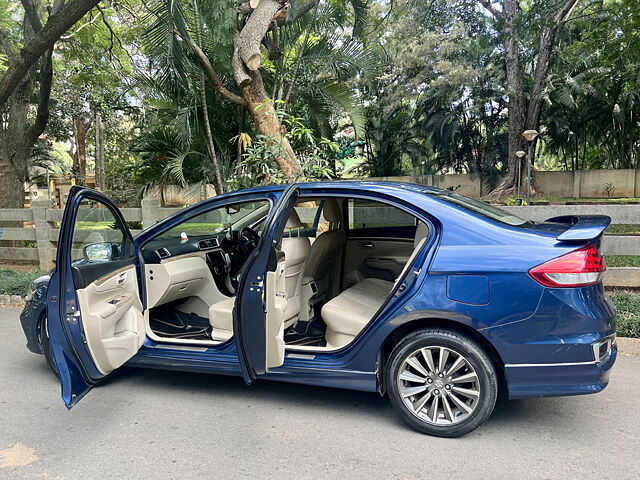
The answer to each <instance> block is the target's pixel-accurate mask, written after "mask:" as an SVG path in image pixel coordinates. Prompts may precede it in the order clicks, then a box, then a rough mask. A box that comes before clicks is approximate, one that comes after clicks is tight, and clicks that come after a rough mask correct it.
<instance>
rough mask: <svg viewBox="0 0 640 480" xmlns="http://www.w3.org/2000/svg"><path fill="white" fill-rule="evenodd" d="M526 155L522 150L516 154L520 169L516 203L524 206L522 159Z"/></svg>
mask: <svg viewBox="0 0 640 480" xmlns="http://www.w3.org/2000/svg"><path fill="white" fill-rule="evenodd" d="M525 155H526V153H525V152H524V151H522V150H518V151H517V152H516V157H518V168H517V170H516V175H517V182H518V196H517V197H516V201H517V202H520V203H519V204H520V205H522V196H521V188H522V157H524V156H525Z"/></svg>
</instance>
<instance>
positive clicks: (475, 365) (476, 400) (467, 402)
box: [386, 328, 498, 437]
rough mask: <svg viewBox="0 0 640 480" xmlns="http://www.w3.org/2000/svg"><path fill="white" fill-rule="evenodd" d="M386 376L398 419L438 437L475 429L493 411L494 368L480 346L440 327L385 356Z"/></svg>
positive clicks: (409, 338)
mask: <svg viewBox="0 0 640 480" xmlns="http://www.w3.org/2000/svg"><path fill="white" fill-rule="evenodd" d="M443 360H444V369H442V371H441V368H440V367H441V366H442V365H441V363H442V361H443ZM386 379H387V390H388V394H389V399H390V401H391V404H392V405H393V406H394V407H395V409H396V410H397V411H398V412H399V414H400V416H401V418H402V419H403V420H404V421H405V422H407V423H408V424H409V425H411V426H412V427H413V428H414V429H416V430H418V431H420V432H422V433H426V434H428V435H433V436H437V437H460V436H462V435H466V434H467V433H469V432H472V431H473V430H475V429H476V428H478V427H479V426H480V425H481V424H482V423H483V422H485V421H486V420H487V419H488V418H489V416H490V415H491V412H493V408H494V406H495V403H496V398H497V394H498V378H497V375H496V371H495V368H494V366H493V363H492V362H491V360H490V359H489V357H488V356H487V354H486V353H485V352H484V351H483V349H482V348H480V347H479V346H478V344H477V343H475V342H474V341H473V340H471V339H470V338H468V337H466V336H465V335H462V334H460V333H458V332H455V331H452V330H446V329H442V328H434V329H424V330H418V331H415V332H412V333H411V334H409V335H407V336H406V337H405V338H403V339H402V340H401V341H400V342H399V343H398V345H396V347H395V348H394V349H393V351H392V352H391V355H390V356H389V361H388V363H387V373H386Z"/></svg>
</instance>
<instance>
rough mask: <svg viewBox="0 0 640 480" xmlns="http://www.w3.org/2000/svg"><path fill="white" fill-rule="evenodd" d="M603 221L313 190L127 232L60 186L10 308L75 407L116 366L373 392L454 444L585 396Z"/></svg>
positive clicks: (604, 378)
mask: <svg viewBox="0 0 640 480" xmlns="http://www.w3.org/2000/svg"><path fill="white" fill-rule="evenodd" d="M609 222H610V219H609V218H608V217H601V216H582V217H557V218H552V219H550V220H548V221H546V222H543V223H534V222H530V221H526V220H523V219H521V218H518V217H516V216H514V215H512V214H510V213H507V212H505V211H503V210H500V209H498V208H496V207H494V206H491V205H488V204H486V203H484V202H481V201H479V200H474V199H471V198H468V197H465V196H463V195H460V194H457V193H455V192H451V191H447V190H440V189H436V188H432V187H427V186H421V185H412V184H402V183H385V182H318V183H308V184H294V185H289V186H283V185H280V186H269V187H260V188H253V189H250V190H244V191H238V192H232V193H229V194H225V195H221V196H218V197H214V198H211V199H208V200H205V201H203V202H200V203H198V204H196V205H194V206H192V207H189V208H186V209H184V210H181V211H179V212H178V213H175V214H174V215H171V216H169V217H168V218H166V219H164V220H162V221H161V222H159V223H157V224H156V225H153V226H152V227H150V228H147V229H146V230H144V231H143V232H141V233H140V234H138V235H137V236H135V237H132V235H131V233H130V231H129V229H128V228H127V223H126V222H125V220H124V217H123V215H122V213H121V212H120V210H118V208H116V206H115V205H114V204H113V202H112V201H111V200H109V198H107V197H106V196H105V195H103V194H102V193H99V192H97V191H93V190H90V189H87V188H82V187H74V188H72V190H71V192H70V195H69V198H68V201H67V207H66V209H65V212H64V217H63V221H62V225H61V230H60V238H59V242H58V251H57V258H56V265H57V267H56V269H55V271H53V272H52V274H51V276H50V278H47V277H43V278H41V279H39V280H37V281H36V283H35V284H34V287H33V293H32V294H31V295H30V298H29V301H28V302H27V305H26V307H25V310H24V312H23V314H22V325H23V328H24V331H25V334H26V336H27V339H28V344H27V346H28V348H30V349H31V350H32V351H38V352H41V353H44V354H45V355H46V356H47V359H48V360H49V362H50V364H51V365H52V367H53V368H54V369H55V370H56V371H57V374H58V376H59V378H60V383H61V385H62V399H63V401H64V403H65V405H66V406H67V407H68V408H71V407H72V406H74V405H75V404H76V403H77V402H78V401H79V400H80V399H81V398H82V397H83V396H84V395H86V394H87V393H88V392H89V390H90V389H91V388H92V387H93V386H94V385H96V384H97V383H98V382H100V381H101V380H102V379H103V378H105V376H107V375H109V374H110V373H111V372H113V371H114V370H116V369H118V368H119V367H121V366H122V365H130V366H138V367H149V368H164V369H172V370H184V371H191V372H205V373H216V374H224V375H236V376H242V377H244V379H245V381H246V383H247V384H250V383H252V382H253V381H254V380H256V379H258V378H264V379H269V380H277V381H282V382H291V383H302V384H309V385H320V386H329V387H337V388H345V389H353V390H362V391H369V392H378V393H380V394H381V395H387V396H388V397H389V399H390V401H391V403H392V404H393V406H394V407H395V408H396V409H397V411H398V412H399V414H400V416H401V417H402V418H403V419H404V420H405V421H406V422H407V423H409V424H410V425H411V426H412V427H414V428H415V429H417V430H419V431H421V432H424V433H427V434H431V435H437V436H443V437H456V436H460V435H464V434H466V433H468V432H470V431H472V430H474V429H475V428H477V427H478V426H479V425H480V424H482V423H483V422H484V421H486V420H487V418H489V416H490V415H491V412H492V410H493V408H494V404H495V401H496V397H497V394H498V389H499V388H504V389H505V393H506V394H507V395H508V396H509V397H510V398H526V397H547V396H559V395H578V394H586V393H595V392H599V391H601V390H602V389H604V388H605V387H606V385H607V383H608V380H609V372H610V370H611V367H612V366H613V364H614V362H615V359H616V354H617V349H616V343H615V334H614V320H613V319H614V309H613V306H612V304H611V302H610V301H609V300H608V299H607V297H606V296H605V293H604V288H603V285H602V276H603V273H604V271H605V262H604V260H603V257H602V255H601V254H600V252H599V250H598V249H599V246H600V241H601V237H602V234H603V231H604V230H605V229H606V227H607V226H608V225H609Z"/></svg>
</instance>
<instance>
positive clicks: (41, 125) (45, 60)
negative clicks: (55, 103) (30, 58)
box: [26, 49, 53, 145]
mask: <svg viewBox="0 0 640 480" xmlns="http://www.w3.org/2000/svg"><path fill="white" fill-rule="evenodd" d="M52 56H53V49H50V50H47V52H46V53H45V54H44V56H43V57H42V66H41V68H40V88H39V93H38V109H37V112H36V118H35V120H34V122H33V125H31V127H30V128H29V130H28V131H27V133H26V141H27V142H29V145H33V144H34V143H36V141H37V140H38V137H39V136H40V135H42V132H44V129H45V127H46V126H47V122H48V121H49V100H50V99H51V84H52V82H53V62H52Z"/></svg>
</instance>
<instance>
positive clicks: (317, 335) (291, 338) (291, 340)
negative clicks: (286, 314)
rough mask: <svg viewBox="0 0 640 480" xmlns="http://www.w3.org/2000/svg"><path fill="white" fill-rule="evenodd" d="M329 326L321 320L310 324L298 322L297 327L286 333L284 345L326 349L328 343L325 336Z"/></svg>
mask: <svg viewBox="0 0 640 480" xmlns="http://www.w3.org/2000/svg"><path fill="white" fill-rule="evenodd" d="M326 330H327V325H326V324H325V323H324V322H323V321H322V320H321V319H319V318H315V319H313V320H312V321H310V322H298V324H297V325H296V326H295V327H291V328H288V329H287V331H286V332H284V343H285V344H287V345H306V346H313V347H324V346H326V344H327V342H326V340H325V338H324V334H325V332H326Z"/></svg>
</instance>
